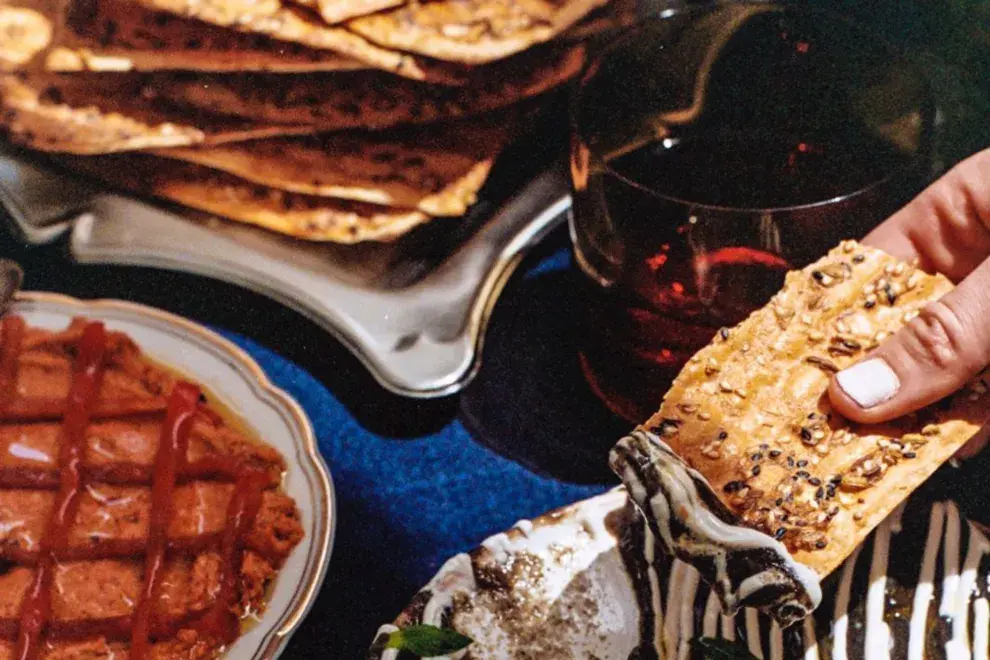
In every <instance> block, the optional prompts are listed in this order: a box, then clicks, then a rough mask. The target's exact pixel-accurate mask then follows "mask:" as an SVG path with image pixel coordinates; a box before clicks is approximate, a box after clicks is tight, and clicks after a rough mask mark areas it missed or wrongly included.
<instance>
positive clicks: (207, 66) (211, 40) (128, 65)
mask: <svg viewBox="0 0 990 660" xmlns="http://www.w3.org/2000/svg"><path fill="white" fill-rule="evenodd" d="M59 4H60V3H59V2H57V1H56V0H13V1H12V2H11V4H8V5H5V4H3V2H0V35H2V34H4V29H3V27H2V26H3V25H5V24H7V25H14V24H20V26H21V27H20V32H18V33H17V35H16V39H15V38H14V37H9V38H7V39H4V38H2V37H0V44H2V46H0V48H2V49H3V50H6V51H8V52H9V53H11V55H8V56H7V57H5V56H4V55H2V54H0V69H3V68H7V69H8V70H13V69H19V68H30V69H31V70H33V69H44V70H46V71H58V72H70V71H159V70H184V71H272V72H279V73H289V72H293V73H295V72H309V71H341V70H352V69H360V68H365V67H366V66H367V65H365V64H363V63H361V62H358V61H356V60H352V59H348V58H346V57H343V56H341V55H338V54H336V53H334V52H333V51H326V50H314V49H311V48H306V47H304V46H300V45H299V44H295V43H288V42H280V41H275V40H274V39H269V38H266V37H258V36H257V35H252V34H246V33H243V32H237V31H235V30H228V29H224V28H219V27H216V26H213V25H209V24H207V23H201V22H199V21H192V20H187V19H183V18H179V17H177V16H173V15H172V14H167V13H163V12H153V11H148V10H147V9H144V8H143V7H141V6H139V5H135V4H134V3H133V2H130V1H128V0H75V1H73V2H70V3H68V7H67V9H66V11H60V10H59ZM53 33H54V37H53V36H52V35H53ZM32 59H34V61H31V60H32ZM5 60H7V61H8V63H7V64H6V67H5V66H4V64H3V62H4V61H5Z"/></svg>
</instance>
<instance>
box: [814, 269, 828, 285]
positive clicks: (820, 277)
mask: <svg viewBox="0 0 990 660" xmlns="http://www.w3.org/2000/svg"><path fill="white" fill-rule="evenodd" d="M811 276H812V277H813V278H815V281H816V282H821V281H822V280H823V279H825V274H824V273H823V272H822V271H820V270H813V271H811Z"/></svg>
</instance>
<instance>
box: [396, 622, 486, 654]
mask: <svg viewBox="0 0 990 660" xmlns="http://www.w3.org/2000/svg"><path fill="white" fill-rule="evenodd" d="M471 642H472V639H471V638H470V637H465V636H464V635H462V634H460V633H459V632H457V631H456V630H451V629H450V628H437V627H436V626H428V625H419V626H409V627H408V628H403V629H401V630H396V631H395V632H394V633H391V634H390V635H389V636H388V643H386V644H385V648H387V649H399V650H400V651H409V652H410V653H414V654H416V655H418V656H420V657H421V658H432V657H433V656H435V655H447V654H449V653H453V652H454V651H460V650H461V649H462V648H464V647H466V646H467V645H468V644H470V643H471Z"/></svg>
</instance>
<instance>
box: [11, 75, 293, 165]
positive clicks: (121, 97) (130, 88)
mask: <svg viewBox="0 0 990 660" xmlns="http://www.w3.org/2000/svg"><path fill="white" fill-rule="evenodd" d="M140 82H141V81H140V79H139V78H134V77H132V76H129V75H128V74H105V75H101V74H81V75H65V76H60V75H56V74H28V75H13V74H8V75H0V117H2V128H5V129H6V130H7V131H8V132H9V134H10V137H11V138H12V139H13V140H14V141H16V142H18V143H21V144H24V145H26V146H29V147H32V148H34V149H38V150H41V151H54V152H66V153H74V154H102V153H111V152H116V151H128V150H133V149H148V148H155V147H171V146H187V145H193V144H219V143H223V142H231V141H236V140H245V139H249V138H259V137H267V136H272V135H292V134H299V133H308V132H312V131H311V129H309V127H306V126H292V125H288V124H269V125H265V124H259V123H255V122H252V121H248V120H244V119H237V118H224V117H219V116H216V115H212V114H209V113H194V112H192V113H191V112H188V111H184V112H179V111H177V110H175V109H174V108H169V107H167V106H165V105H162V104H161V103H158V102H156V101H155V99H152V98H148V97H146V96H145V95H142V94H140Z"/></svg>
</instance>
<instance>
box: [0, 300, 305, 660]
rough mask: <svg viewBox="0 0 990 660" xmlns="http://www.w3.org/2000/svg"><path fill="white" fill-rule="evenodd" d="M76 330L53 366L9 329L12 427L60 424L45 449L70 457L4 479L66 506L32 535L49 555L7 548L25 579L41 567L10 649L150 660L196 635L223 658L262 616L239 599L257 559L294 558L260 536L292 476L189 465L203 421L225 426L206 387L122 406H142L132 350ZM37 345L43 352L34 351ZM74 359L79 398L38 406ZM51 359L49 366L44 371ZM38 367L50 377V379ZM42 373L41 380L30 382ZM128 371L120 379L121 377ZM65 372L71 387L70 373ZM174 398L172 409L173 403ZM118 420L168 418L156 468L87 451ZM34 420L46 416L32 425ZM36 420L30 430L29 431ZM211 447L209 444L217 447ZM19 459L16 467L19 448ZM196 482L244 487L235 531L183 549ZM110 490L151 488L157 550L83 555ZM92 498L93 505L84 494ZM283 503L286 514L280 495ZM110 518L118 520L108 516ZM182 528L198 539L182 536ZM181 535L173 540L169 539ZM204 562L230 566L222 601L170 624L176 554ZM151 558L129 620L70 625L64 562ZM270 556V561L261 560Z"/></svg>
mask: <svg viewBox="0 0 990 660" xmlns="http://www.w3.org/2000/svg"><path fill="white" fill-rule="evenodd" d="M80 326H81V333H79V329H80ZM72 327H73V328H74V330H73V332H75V333H78V334H73V335H72V338H71V339H69V340H68V342H67V343H65V344H62V346H64V352H63V349H56V350H53V351H51V352H50V353H49V354H50V355H51V356H53V357H52V358H48V357H46V356H45V355H42V354H39V353H33V354H32V353H29V354H28V355H30V357H29V358H22V356H23V355H24V352H23V351H24V350H25V344H28V349H27V350H28V351H32V350H37V349H35V348H32V347H33V346H36V345H37V342H38V340H37V339H36V338H35V336H34V335H30V334H28V333H31V332H35V331H34V330H30V329H28V328H26V325H25V323H24V321H23V320H22V319H20V318H19V317H16V316H7V317H5V318H3V319H2V320H0V419H2V421H4V423H7V424H11V423H12V424H15V425H16V424H25V423H28V424H39V423H40V424H43V425H47V428H49V429H51V430H50V431H46V433H50V435H48V436H45V437H48V438H52V440H49V441H46V442H54V438H55V437H56V434H57V444H50V445H44V444H41V445H34V446H31V445H30V443H29V444H28V445H24V444H20V445H18V447H19V449H18V451H21V452H23V451H29V452H30V451H34V452H36V453H38V452H39V450H38V449H37V447H51V448H52V449H48V448H45V451H46V452H54V453H49V455H48V458H47V459H44V456H43V455H41V454H40V453H39V455H41V458H40V459H38V458H32V459H31V460H33V461H35V462H34V464H33V465H32V464H30V461H26V462H25V461H23V460H22V461H21V462H22V463H24V464H21V465H18V464H14V465H7V466H4V467H0V489H2V490H14V491H18V490H22V491H49V493H52V491H54V493H52V494H51V495H49V496H48V497H52V498H53V503H52V508H51V512H50V513H48V514H40V515H41V516H42V517H41V518H40V519H38V518H35V519H34V520H36V521H37V525H38V526H37V527H35V528H33V529H34V530H36V531H34V532H32V533H31V535H32V536H29V537H28V538H34V539H35V540H36V542H35V543H32V542H30V541H28V542H24V543H19V542H17V540H16V539H8V540H7V541H6V542H5V543H3V544H2V548H0V556H2V557H3V559H4V560H6V561H13V562H15V563H16V564H18V565H19V566H22V567H26V566H31V567H33V571H32V576H31V578H30V583H29V584H28V586H27V589H26V592H25V593H24V596H23V599H22V600H21V604H20V610H19V615H16V617H15V618H12V619H9V620H2V621H0V637H2V638H5V639H13V640H14V653H13V657H14V658H16V659H17V660H37V659H38V658H39V657H41V656H43V655H45V654H46V653H47V652H50V650H49V649H50V648H55V647H52V646H51V645H52V644H54V643H62V641H63V640H64V641H71V640H80V639H83V638H92V637H93V636H96V637H103V638H104V639H105V640H106V641H107V642H108V643H109V642H110V641H113V642H114V643H123V642H126V641H130V648H129V651H128V657H129V659H130V660H143V659H146V658H149V657H151V656H152V655H154V654H153V653H152V646H153V644H156V643H159V642H166V641H168V640H171V639H172V638H174V637H176V636H177V635H178V633H179V631H180V630H183V629H185V630H187V631H189V632H190V633H191V634H193V635H194V636H196V635H198V639H199V640H201V641H199V642H197V644H202V645H204V646H203V648H208V649H210V650H212V651H217V650H219V649H220V648H221V647H222V646H223V645H226V644H229V643H231V642H233V641H234V640H235V639H236V638H237V637H238V635H239V633H240V616H239V612H240V610H241V609H242V608H243V607H250V605H249V604H246V603H242V602H241V593H240V591H241V583H240V580H241V579H242V564H243V563H244V562H245V552H246V551H247V550H246V549H245V548H248V549H250V550H251V552H253V553H254V555H255V556H254V558H253V559H252V561H254V562H255V565H257V562H258V561H267V562H269V565H270V566H272V567H278V566H279V565H280V563H281V559H282V558H283V557H284V553H285V552H286V551H287V550H286V549H284V548H276V547H274V546H272V545H271V543H270V542H268V541H265V540H264V539H267V538H268V537H267V536H264V537H259V536H258V535H257V534H255V535H254V536H251V532H252V529H253V528H254V526H255V524H256V519H257V518H258V515H259V511H260V510H261V508H262V504H263V502H270V503H271V502H273V500H272V499H271V498H272V497H273V494H272V491H271V490H270V489H272V488H273V487H275V486H277V485H278V477H279V471H278V470H277V469H275V470H273V469H272V468H273V467H275V466H277V465H278V463H272V462H269V463H266V462H265V461H264V460H260V461H259V459H258V456H259V455H255V454H251V453H242V454H236V453H234V454H232V455H222V454H219V453H218V454H210V453H207V454H206V455H203V456H199V457H197V458H196V459H195V460H194V461H192V462H190V460H189V455H190V454H189V452H190V449H189V446H190V437H191V435H192V428H193V425H194V423H199V422H196V420H204V419H206V420H213V423H215V424H221V423H222V421H221V420H220V418H219V417H217V415H216V413H215V412H214V411H212V410H210V409H209V408H208V407H207V406H206V405H203V404H201V401H203V400H204V399H202V396H201V389H200V387H199V386H198V385H196V384H193V383H189V382H181V381H180V382H177V383H174V382H173V381H172V380H171V379H169V380H168V381H166V382H167V385H166V386H165V387H160V388H158V389H154V390H153V392H154V394H155V396H158V395H159V394H160V395H161V396H159V398H158V399H157V403H156V402H155V401H154V400H152V399H150V398H149V399H147V400H146V401H144V400H137V399H134V400H131V399H126V404H121V403H120V402H119V401H115V400H114V399H115V397H121V396H122V397H130V396H132V395H131V394H130V392H131V391H132V390H127V389H126V387H124V388H122V387H121V385H120V382H121V381H120V371H119V370H120V359H122V358H121V357H120V354H119V353H115V348H114V347H117V349H119V347H120V346H121V345H122V344H121V342H122V341H127V340H126V338H122V336H121V335H119V334H117V333H108V332H107V331H106V330H105V328H104V326H103V324H102V323H98V322H91V323H85V324H84V325H83V324H82V322H77V323H76V324H74V325H73V326H72ZM25 336H29V337H30V339H27V340H26V339H25ZM66 356H68V357H69V358H70V359H69V362H68V364H69V365H71V366H70V367H68V368H69V369H70V371H71V376H70V377H69V378H70V379H69V382H68V394H67V395H65V394H59V395H57V396H55V397H52V398H44V397H47V396H49V395H47V394H44V393H43V394H42V396H40V397H39V395H38V388H37V382H38V380H37V379H38V375H37V374H38V370H39V368H42V369H47V368H49V367H47V366H44V365H46V364H52V362H51V360H52V359H54V360H56V361H58V360H65V357H66ZM46 359H47V360H49V362H45V360H46ZM39 364H40V365H42V366H41V367H39V366H38V365H39ZM61 364H62V365H65V364H66V362H64V361H63V362H61ZM63 368H64V367H63ZM32 369H33V370H34V371H33V372H32V371H30V370H32ZM115 369H116V370H117V371H116V372H113V370H115ZM20 371H23V373H19V372H20ZM111 372H113V373H111ZM62 373H63V374H65V372H64V371H63V372H62ZM139 373H143V372H139ZM107 374H109V375H107ZM32 378H33V379H34V380H32ZM115 378H116V379H117V380H115ZM19 380H21V382H20V383H19ZM63 382H64V381H63ZM25 383H27V384H29V385H30V386H31V387H34V390H31V391H28V390H30V387H28V390H25ZM19 385H20V389H18V388H19ZM114 388H117V389H116V390H115V389H114ZM64 391H65V390H62V392H63V393H64ZM26 392H27V393H26ZM101 392H102V394H101ZM120 392H122V394H121V393H120ZM166 394H167V399H166V398H164V397H165V395H166ZM63 396H64V399H62V397H63ZM166 403H167V405H166ZM156 406H157V408H156ZM116 407H122V409H125V410H126V412H125V413H124V414H125V415H126V414H128V413H129V414H131V415H132V417H130V418H128V419H135V418H136V417H134V416H141V415H145V416H147V415H156V416H157V419H160V420H161V419H163V421H162V423H161V426H160V428H158V429H157V443H158V444H157V448H156V449H155V450H154V451H155V454H154V461H153V463H152V464H151V465H150V466H149V465H146V464H141V465H139V464H137V463H127V462H126V461H125V462H110V463H107V464H100V463H99V462H94V461H93V458H92V456H88V452H89V451H92V448H91V447H90V446H89V445H88V444H87V443H91V442H97V441H98V439H99V438H100V437H101V436H99V431H98V430H90V431H89V435H90V436H92V437H91V438H88V437H87V429H88V428H91V429H98V428H99V427H98V426H96V425H98V424H99V423H100V422H99V421H98V420H100V419H101V415H102V414H104V413H106V412H107V411H111V412H112V411H114V410H115V409H116ZM35 409H36V410H35ZM25 411H29V412H30V411H35V412H38V411H41V412H43V413H44V414H40V415H36V416H32V415H26V416H25ZM26 418H30V419H29V420H28V421H24V420H26ZM207 426H208V425H207ZM23 428H27V427H23ZM145 428H146V427H145ZM23 432H24V431H23V430H21V431H18V430H16V427H15V430H13V431H10V434H11V435H10V436H9V437H10V438H13V439H10V440H7V441H6V442H8V443H11V446H13V443H17V442H20V443H23V442H24V440H23V439H18V438H23V436H21V435H18V434H20V433H23ZM201 432H202V431H197V433H201ZM32 437H34V436H32ZM196 437H197V438H199V437H200V436H198V435H197V436H196ZM204 437H205V436H204ZM197 442H200V443H202V442H204V440H202V439H199V440H197ZM206 442H207V444H209V441H208V440H207V441H206ZM94 446H95V445H94ZM145 446H154V445H145ZM197 446H199V445H197ZM55 447H57V449H55ZM6 450H7V451H9V452H10V453H11V454H12V455H15V456H17V454H14V453H13V450H12V449H11V448H10V447H7V448H6ZM201 452H202V450H201V449H199V450H196V451H195V452H194V453H195V454H197V456H198V454H199V453H201ZM276 458H278V457H277V456H276ZM204 480H205V481H204ZM190 481H197V482H203V483H209V482H211V481H212V482H226V483H228V484H229V483H231V482H233V489H232V490H233V492H232V494H230V495H229V498H230V499H229V500H227V501H226V503H225V505H224V506H225V507H226V509H225V514H226V517H225V518H224V519H223V520H222V529H221V526H220V523H221V521H220V520H219V519H216V518H215V520H217V524H216V526H214V527H212V528H211V529H209V530H206V531H204V530H203V529H199V530H198V532H197V533H196V535H194V536H188V535H183V534H179V536H178V537H176V536H175V534H176V532H175V530H174V529H172V530H171V532H170V528H171V524H172V523H173V522H175V521H176V520H181V515H180V513H179V512H178V511H176V504H175V501H176V496H177V493H182V492H185V493H188V492H189V491H188V490H185V491H182V490H179V488H180V486H181V488H183V489H186V488H202V487H203V486H202V485H199V486H196V485H192V486H188V487H187V486H185V485H183V484H186V483H188V482H190ZM98 484H105V485H106V487H110V488H111V490H112V488H113V487H125V486H127V487H130V486H142V485H148V484H150V486H151V488H150V502H149V503H147V504H145V505H144V506H146V507H147V508H145V509H144V511H146V513H145V514H144V515H145V516H147V518H146V520H147V535H146V537H143V536H133V535H131V536H126V535H122V536H120V537H114V538H110V539H109V540H101V539H98V538H96V537H94V538H90V539H88V540H84V542H82V543H80V540H79V539H80V536H79V535H80V529H86V528H81V527H79V526H80V525H84V524H85V523H83V522H81V521H82V520H85V519H87V518H86V516H90V517H92V516H93V515H94V514H93V511H94V510H93V508H92V507H93V504H92V502H93V497H94V495H93V492H94V491H93V490H92V487H93V486H95V485H98ZM226 488H227V489H230V488H231V487H230V486H226ZM87 491H89V493H90V494H89V495H86V494H85V493H86V492H87ZM197 492H199V491H197ZM213 492H216V491H215V490H214V491H213ZM228 492H229V491H228ZM10 497H13V495H10ZM274 497H276V500H275V501H277V496H274ZM266 498H268V499H266ZM15 501H18V500H15ZM19 501H24V500H23V499H22V500H19ZM35 501H36V500H35ZM49 501H52V500H49ZM97 501H100V502H101V504H100V505H99V506H101V507H102V506H103V505H102V500H97ZM144 502H148V500H144ZM81 506H82V507H83V508H80V507H81ZM266 506H269V508H268V509H266V510H267V511H269V514H266V515H268V516H269V517H268V518H266V519H265V520H267V521H268V522H267V523H265V524H268V525H271V524H272V520H273V519H272V518H271V515H273V514H271V513H270V512H271V511H273V509H272V508H271V507H272V506H277V504H269V505H266ZM219 510H220V509H217V511H219ZM87 511H88V512H89V513H87ZM98 511H101V512H106V511H107V510H106V509H103V508H100V509H99V510H98ZM45 515H47V516H48V517H47V519H45V518H44V516H45ZM116 515H120V514H116ZM135 520H136V519H135ZM284 520H285V519H283V521H284ZM74 525H76V527H74ZM290 525H291V526H292V528H293V530H294V529H296V528H295V525H294V524H292V523H291V520H290ZM179 529H187V528H183V527H181V525H180V528H179ZM73 530H75V531H73ZM170 533H171V534H172V535H173V536H171V537H170ZM291 533H296V532H295V531H292V532H291ZM259 538H261V539H262V540H259ZM291 544H294V542H290V545H289V546H288V547H289V548H291ZM204 552H205V553H211V555H212V556H214V557H216V559H215V561H216V562H217V566H216V569H215V570H216V573H215V574H214V575H215V580H216V581H215V583H214V584H215V588H214V589H213V590H212V591H211V592H210V595H211V599H210V600H208V601H205V603H204V605H203V606H202V607H201V608H200V609H198V610H195V611H192V610H190V611H188V612H186V613H185V614H182V615H180V616H178V617H176V616H175V615H174V613H172V614H169V613H166V611H165V610H166V609H167V608H165V607H164V604H165V603H166V602H168V601H165V600H164V599H165V598H167V597H168V596H167V595H166V590H167V588H166V586H165V575H166V572H167V571H166V566H167V565H169V566H171V565H172V563H171V562H172V561H173V557H175V556H176V555H184V556H185V557H186V559H185V560H184V561H189V560H190V559H195V558H196V557H200V556H201V555H200V553H204ZM142 556H143V564H144V571H143V576H142V577H141V578H140V584H141V587H140V591H139V592H137V597H136V598H135V599H134V600H135V603H134V605H133V611H132V612H130V613H124V614H120V612H119V610H108V611H107V616H105V617H103V616H95V617H93V618H92V619H79V618H64V617H65V615H64V614H62V613H61V612H62V610H61V609H59V608H61V607H62V605H60V603H61V602H62V601H61V600H59V597H58V596H57V595H55V594H54V592H55V590H56V588H60V587H59V585H61V584H62V583H61V582H60V581H59V580H61V578H59V577H57V575H61V574H62V573H61V571H63V570H68V569H65V568H64V567H63V566H62V565H60V564H59V562H60V561H89V560H93V561H100V560H108V559H116V558H120V557H127V558H140V557H142ZM259 557H261V558H262V559H261V560H259V559H258V558H259ZM177 561H178V560H177ZM169 570H171V569H169ZM97 579H98V578H97ZM60 593H61V592H60ZM53 603H54V612H53ZM170 617H171V618H170ZM197 648H199V647H197ZM168 657H172V656H168ZM182 657H185V656H184V655H183V656H182ZM196 657H198V656H196ZM211 657H212V656H211Z"/></svg>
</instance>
